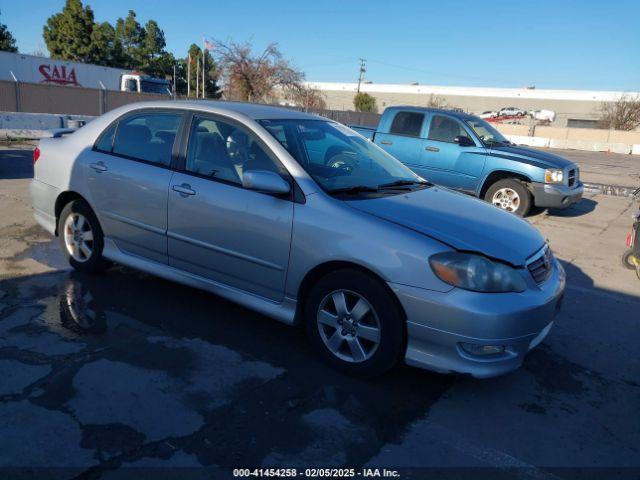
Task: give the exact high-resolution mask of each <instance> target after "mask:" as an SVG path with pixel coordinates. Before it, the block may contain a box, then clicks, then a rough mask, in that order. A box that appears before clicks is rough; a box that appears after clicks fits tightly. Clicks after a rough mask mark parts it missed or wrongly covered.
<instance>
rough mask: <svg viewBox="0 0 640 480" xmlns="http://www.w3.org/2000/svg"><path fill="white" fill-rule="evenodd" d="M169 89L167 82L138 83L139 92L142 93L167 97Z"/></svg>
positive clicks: (143, 81) (144, 81)
mask: <svg viewBox="0 0 640 480" xmlns="http://www.w3.org/2000/svg"><path fill="white" fill-rule="evenodd" d="M169 87H170V84H169V82H158V81H150V80H142V81H141V82H140V90H141V91H142V92H144V93H161V94H163V95H169V94H170V93H171V92H170V89H169Z"/></svg>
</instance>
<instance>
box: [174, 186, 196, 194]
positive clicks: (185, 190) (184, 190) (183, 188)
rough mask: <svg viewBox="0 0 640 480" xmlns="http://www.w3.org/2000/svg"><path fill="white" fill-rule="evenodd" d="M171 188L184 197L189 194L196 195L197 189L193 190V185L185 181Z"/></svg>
mask: <svg viewBox="0 0 640 480" xmlns="http://www.w3.org/2000/svg"><path fill="white" fill-rule="evenodd" d="M171 189H172V190H173V191H174V192H178V193H179V194H180V195H182V196H183V197H186V196H188V195H195V194H196V191H195V190H193V189H192V188H191V185H189V184H188V183H183V184H182V185H174V186H173V187H171Z"/></svg>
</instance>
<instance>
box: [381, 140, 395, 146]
mask: <svg viewBox="0 0 640 480" xmlns="http://www.w3.org/2000/svg"><path fill="white" fill-rule="evenodd" d="M380 143H381V144H382V145H393V142H392V141H391V140H380Z"/></svg>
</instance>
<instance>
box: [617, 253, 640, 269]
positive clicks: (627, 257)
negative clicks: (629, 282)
mask: <svg viewBox="0 0 640 480" xmlns="http://www.w3.org/2000/svg"><path fill="white" fill-rule="evenodd" d="M634 259H635V255H634V251H633V250H631V249H629V250H627V251H625V252H624V253H623V254H622V257H621V258H620V262H621V263H622V266H623V267H624V268H628V269H629V270H635V269H636V267H637V264H640V261H636V262H634Z"/></svg>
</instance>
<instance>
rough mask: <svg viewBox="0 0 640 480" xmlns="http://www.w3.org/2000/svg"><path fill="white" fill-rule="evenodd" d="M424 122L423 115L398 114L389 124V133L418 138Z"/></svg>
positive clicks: (417, 113)
mask: <svg viewBox="0 0 640 480" xmlns="http://www.w3.org/2000/svg"><path fill="white" fill-rule="evenodd" d="M423 122H424V113H419V112H398V113H397V114H396V116H395V118H394V119H393V122H392V123H391V129H390V130H389V133H393V134H396V135H406V136H408V137H419V136H420V131H421V130H422V123H423Z"/></svg>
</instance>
